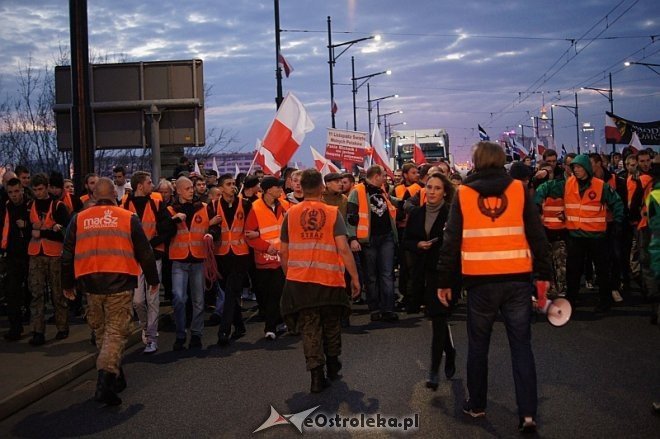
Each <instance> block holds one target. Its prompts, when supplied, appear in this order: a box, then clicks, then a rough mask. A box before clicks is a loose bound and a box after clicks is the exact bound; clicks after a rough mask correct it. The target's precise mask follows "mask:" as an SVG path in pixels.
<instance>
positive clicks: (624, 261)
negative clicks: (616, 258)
mask: <svg viewBox="0 0 660 439" xmlns="http://www.w3.org/2000/svg"><path fill="white" fill-rule="evenodd" d="M633 236H634V229H633V226H631V225H630V224H628V223H627V222H626V221H624V224H623V227H622V234H621V242H620V249H621V250H620V251H621V278H622V279H623V284H624V285H625V286H626V287H628V286H629V285H630V280H631V279H632V270H631V269H630V253H631V252H632V242H633Z"/></svg>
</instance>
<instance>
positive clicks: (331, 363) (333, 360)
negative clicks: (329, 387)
mask: <svg viewBox="0 0 660 439" xmlns="http://www.w3.org/2000/svg"><path fill="white" fill-rule="evenodd" d="M325 367H326V368H327V369H328V378H329V379H330V380H332V381H334V380H336V379H337V378H340V377H341V375H339V371H340V370H341V361H339V357H330V356H328V357H326V360H325Z"/></svg>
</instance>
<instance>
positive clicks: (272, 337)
mask: <svg viewBox="0 0 660 439" xmlns="http://www.w3.org/2000/svg"><path fill="white" fill-rule="evenodd" d="M265 338H266V340H275V339H276V338H277V336H276V335H275V333H274V332H271V331H268V332H266V336H265Z"/></svg>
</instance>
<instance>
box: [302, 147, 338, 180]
mask: <svg viewBox="0 0 660 439" xmlns="http://www.w3.org/2000/svg"><path fill="white" fill-rule="evenodd" d="M309 149H311V150H312V157H313V158H314V167H315V168H316V170H317V171H319V172H320V173H321V174H322V175H323V176H324V177H325V176H326V175H327V174H329V173H331V172H340V171H339V168H338V167H337V166H335V164H334V163H332V161H330V160H328V159H327V158H325V157H323V156H322V155H321V153H319V152H318V151H317V150H316V149H314V147H312V146H310V147H309Z"/></svg>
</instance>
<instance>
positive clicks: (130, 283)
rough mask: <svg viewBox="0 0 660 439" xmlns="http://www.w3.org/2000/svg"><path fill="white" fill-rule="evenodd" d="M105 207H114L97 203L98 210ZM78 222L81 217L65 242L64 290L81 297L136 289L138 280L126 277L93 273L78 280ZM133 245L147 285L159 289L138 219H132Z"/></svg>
mask: <svg viewBox="0 0 660 439" xmlns="http://www.w3.org/2000/svg"><path fill="white" fill-rule="evenodd" d="M104 205H106V206H114V205H115V204H114V203H113V202H111V201H106V200H100V201H99V202H98V203H96V206H104ZM89 209H94V207H90V208H89ZM77 218H78V214H75V215H74V216H73V218H71V222H70V223H69V227H68V229H67V231H66V236H65V238H64V248H63V250H62V288H63V289H65V290H70V289H72V288H74V285H75V287H76V289H77V291H78V294H81V293H91V294H114V293H119V292H122V291H127V290H134V289H135V288H137V276H133V275H130V274H124V273H91V274H86V275H84V276H81V277H79V278H78V279H75V272H74V254H75V248H76V232H77V230H76V229H77V226H76V222H77V221H76V220H77ZM131 241H132V242H133V251H134V253H135V259H136V260H137V262H138V264H140V266H141V267H142V271H143V272H144V276H145V278H146V281H147V284H149V285H157V284H158V283H159V280H158V269H157V268H156V259H155V257H154V252H153V250H152V248H151V244H149V240H147V236H146V235H145V234H144V230H143V229H142V225H141V224H140V219H139V218H138V217H137V215H133V216H132V217H131Z"/></svg>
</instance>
